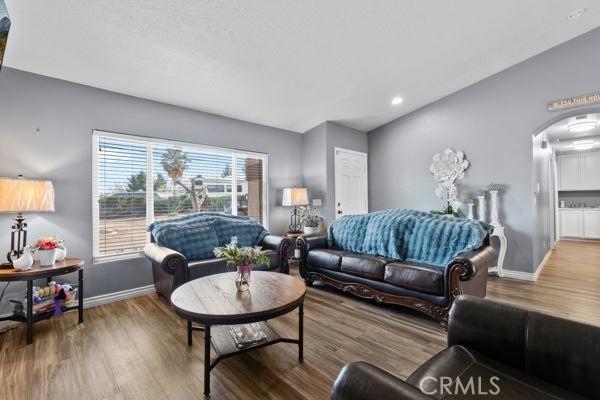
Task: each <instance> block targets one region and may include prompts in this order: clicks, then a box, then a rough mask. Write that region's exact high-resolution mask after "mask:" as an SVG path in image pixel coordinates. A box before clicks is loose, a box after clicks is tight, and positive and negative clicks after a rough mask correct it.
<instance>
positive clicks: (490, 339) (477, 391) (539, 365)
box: [331, 296, 600, 400]
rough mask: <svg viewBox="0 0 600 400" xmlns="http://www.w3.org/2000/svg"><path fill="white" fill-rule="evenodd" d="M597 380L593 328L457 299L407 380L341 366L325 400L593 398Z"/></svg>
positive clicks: (598, 337) (599, 352)
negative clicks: (433, 345)
mask: <svg viewBox="0 0 600 400" xmlns="http://www.w3.org/2000/svg"><path fill="white" fill-rule="evenodd" d="M599 377H600V327H596V326H592V325H586V324H582V323H578V322H575V321H569V320H566V319H562V318H557V317H552V316H549V315H545V314H541V313H538V312H534V311H528V310H524V309H522V308H518V307H514V306H511V305H508V304H503V303H498V302H493V301H489V300H483V299H479V298H476V297H471V296H461V297H460V298H459V299H458V300H457V301H456V302H455V304H454V306H453V307H452V311H451V312H450V320H449V325H448V347H447V348H446V349H445V350H443V351H441V352H440V353H438V354H437V355H435V356H434V357H433V358H431V359H430V360H429V361H427V362H426V363H425V364H423V365H422V366H421V367H419V368H418V369H417V370H416V371H415V372H414V373H413V374H412V375H410V376H409V377H408V378H407V379H406V380H401V379H399V378H396V377H395V376H393V375H391V374H389V373H387V372H385V371H383V370H381V369H379V368H377V367H374V366H372V365H370V364H367V363H364V362H356V363H351V364H348V365H346V366H345V367H344V368H343V369H342V371H341V372H340V374H339V375H338V377H337V379H336V381H335V384H334V385H333V389H332V392H331V398H332V399H334V400H354V399H356V400H358V399H360V400H376V399H377V400H380V399H399V400H403V399H404V400H424V399H442V398H443V399H448V398H452V399H479V398H488V399H498V400H501V399H510V400H519V399H540V400H542V399H554V400H556V399H585V398H587V399H600V380H599V379H598V378H599ZM469 381H472V382H473V385H471V386H469V383H468V382H469ZM492 382H493V383H492ZM440 383H445V384H446V386H445V387H443V386H441V385H440ZM465 387H466V390H465ZM484 393H485V394H484Z"/></svg>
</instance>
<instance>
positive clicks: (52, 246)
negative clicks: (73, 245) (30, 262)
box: [32, 236, 64, 267]
mask: <svg viewBox="0 0 600 400" xmlns="http://www.w3.org/2000/svg"><path fill="white" fill-rule="evenodd" d="M62 243H63V242H62V240H60V239H59V238H57V237H54V236H47V237H43V238H40V239H38V240H37V242H35V244H34V245H33V246H32V248H33V249H34V250H35V252H36V254H37V256H38V258H39V260H40V265H41V266H42V267H46V266H50V265H54V261H55V260H56V252H57V249H64V246H63V244H62Z"/></svg>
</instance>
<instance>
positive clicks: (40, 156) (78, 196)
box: [0, 67, 302, 296]
mask: <svg viewBox="0 0 600 400" xmlns="http://www.w3.org/2000/svg"><path fill="white" fill-rule="evenodd" d="M0 121H2V123H1V124H0V136H1V138H2V141H1V145H0V160H2V162H1V164H0V176H16V175H17V174H23V175H24V176H25V177H29V178H49V179H51V180H52V181H53V183H54V187H55V191H56V212H55V213H53V214H46V215H33V214H32V215H27V218H28V219H29V222H30V224H29V226H30V229H29V235H30V236H29V237H30V238H31V239H30V240H33V239H34V238H36V237H39V236H41V235H48V234H56V235H58V236H60V237H62V238H64V239H65V242H66V245H67V248H68V251H69V253H70V255H72V256H80V257H83V258H85V261H86V264H87V265H88V266H90V267H89V268H88V269H87V270H86V289H87V290H86V292H87V295H88V296H95V295H99V294H103V293H110V292H115V291H120V290H125V289H130V288H135V287H140V286H144V285H148V284H150V283H152V274H151V269H150V266H149V264H148V263H147V262H146V260H145V259H143V258H138V259H132V260H129V261H121V262H112V263H104V264H98V265H93V266H92V265H91V264H92V259H91V257H92V182H91V177H92V130H93V129H102V130H106V131H113V132H122V133H129V134H138V135H144V136H151V137H157V138H167V139H174V140H180V141H186V142H192V143H201V144H206V145H215V146H222V147H229V148H237V149H244V150H250V151H257V152H264V153H268V154H269V210H270V213H269V218H270V230H271V232H273V233H274V234H282V233H283V232H285V231H286V230H287V224H288V222H287V221H288V212H287V210H286V209H284V208H282V207H281V206H280V204H281V190H280V189H281V188H283V187H285V186H293V185H301V184H302V172H301V168H300V167H299V165H301V137H302V135H300V134H297V133H293V132H289V131H283V130H280V129H275V128H269V127H266V126H261V125H256V124H251V123H247V122H242V121H238V120H234V119H229V118H224V117H220V116H217V115H212V114H206V113H202V112H198V111H192V110H188V109H183V108H179V107H174V106H169V105H166V104H161V103H157V102H152V101H147V100H142V99H139V98H134V97H129V96H125V95H120V94H116V93H111V92H108V91H103V90H99V89H94V88H91V87H87V86H82V85H78V84H74V83H69V82H65V81H61V80H56V79H51V78H47V77H42V76H39V75H34V74H30V73H26V72H22V71H18V70H13V69H10V68H6V67H4V68H2V71H1V73H0ZM36 128H39V129H40V131H39V132H36ZM10 225H11V216H10V215H0V254H5V253H6V252H7V250H8V248H9V246H10V241H9V233H10ZM0 288H1V287H0Z"/></svg>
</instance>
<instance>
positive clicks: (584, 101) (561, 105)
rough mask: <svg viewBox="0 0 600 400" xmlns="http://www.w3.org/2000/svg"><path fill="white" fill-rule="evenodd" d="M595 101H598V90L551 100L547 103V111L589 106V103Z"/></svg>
mask: <svg viewBox="0 0 600 400" xmlns="http://www.w3.org/2000/svg"><path fill="white" fill-rule="evenodd" d="M597 103H600V92H598V93H592V94H586V95H583V96H575V97H569V98H567V99H560V100H554V101H551V102H550V103H548V111H558V110H564V109H566V108H573V107H580V106H589V105H590V104H597Z"/></svg>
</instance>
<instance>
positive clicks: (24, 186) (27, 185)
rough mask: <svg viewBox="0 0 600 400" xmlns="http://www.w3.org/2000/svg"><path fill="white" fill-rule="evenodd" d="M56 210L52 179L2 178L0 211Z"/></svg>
mask: <svg viewBox="0 0 600 400" xmlns="http://www.w3.org/2000/svg"><path fill="white" fill-rule="evenodd" d="M46 211H50V212H51V211H54V187H53V186H52V182H51V181H42V180H33V179H22V178H0V212H5V213H21V212H46Z"/></svg>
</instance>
